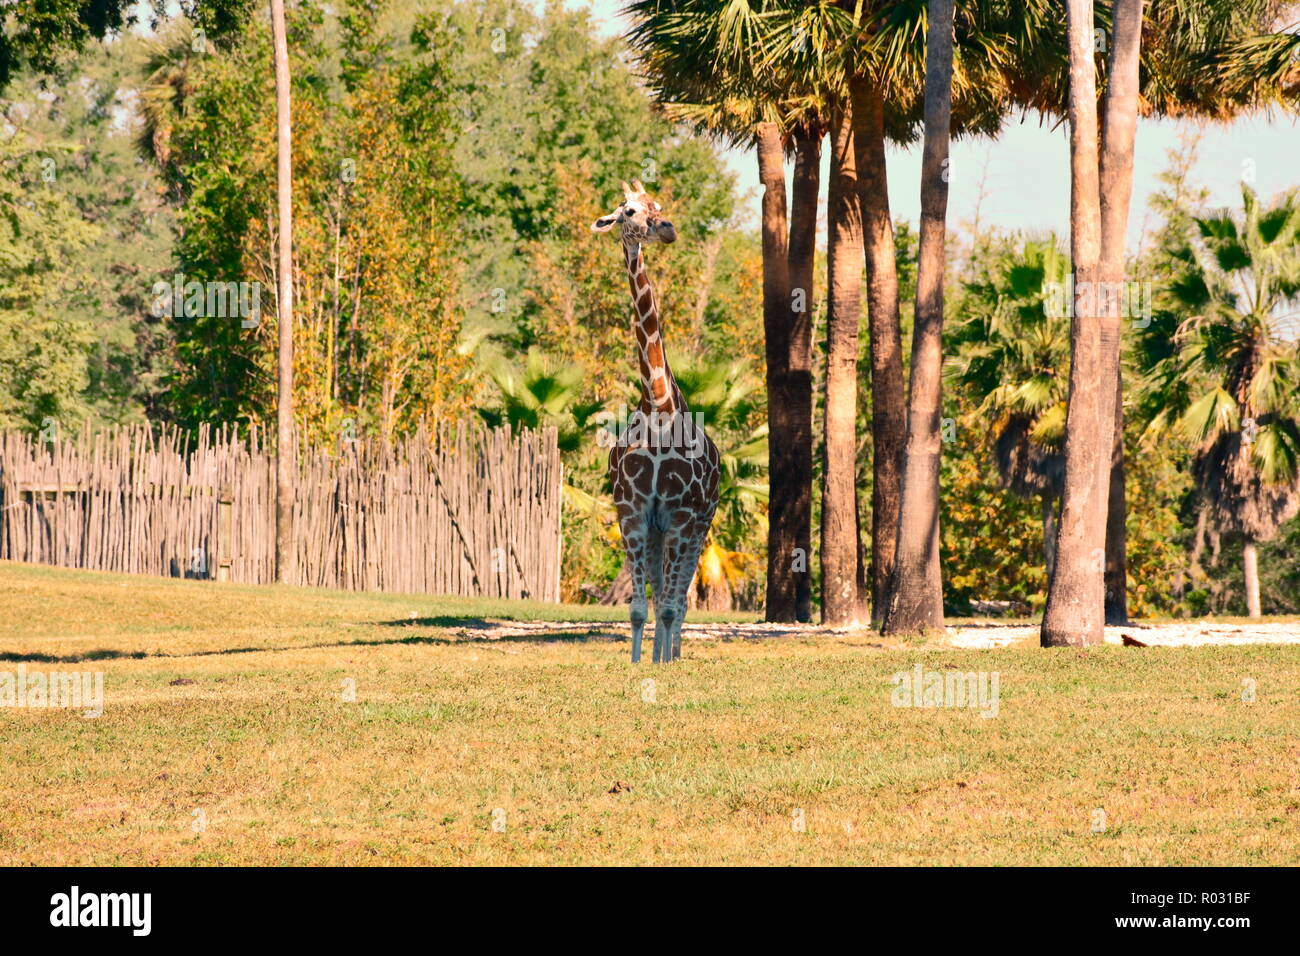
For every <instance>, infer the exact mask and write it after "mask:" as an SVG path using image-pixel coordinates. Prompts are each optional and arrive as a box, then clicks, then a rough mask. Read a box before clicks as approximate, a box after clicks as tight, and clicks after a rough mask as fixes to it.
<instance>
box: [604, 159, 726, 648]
mask: <svg viewBox="0 0 1300 956" xmlns="http://www.w3.org/2000/svg"><path fill="white" fill-rule="evenodd" d="M623 197H624V198H623V202H622V203H620V204H619V206H618V208H617V209H615V210H614V211H613V212H611V213H610V214H609V215H607V216H602V217H601V218H600V219H597V220H596V222H595V224H593V225H592V227H591V228H592V230H593V231H595V232H609V231H610V230H611V229H613V228H614V226H616V225H617V226H619V227H620V229H619V234H620V237H621V238H622V242H623V258H624V264H625V265H626V267H627V276H628V281H629V282H630V283H631V289H632V306H633V319H632V332H633V335H634V337H635V340H636V347H637V355H638V363H639V365H640V372H641V402H640V405H639V406H638V407H637V410H636V411H635V412H634V413H632V415H630V416H629V417H628V422H627V427H626V428H625V429H624V430H623V432H622V434H620V435H619V437H618V440H617V442H616V443H615V445H614V447H613V448H612V449H610V453H609V478H610V483H611V484H612V485H613V488H614V507H615V509H616V510H617V513H618V524H619V530H620V532H621V533H622V536H623V548H624V550H625V552H626V553H627V560H628V566H629V568H630V570H631V573H632V607H631V620H632V661H633V663H636V662H637V661H639V660H640V659H641V633H642V630H643V629H644V627H645V622H646V616H647V611H648V607H647V601H646V585H647V584H649V586H650V588H651V590H652V591H653V593H654V604H655V642H654V661H655V663H666V662H667V661H671V660H674V659H676V658H678V657H680V656H681V642H682V638H681V632H682V621H683V619H684V618H685V617H686V598H687V593H688V591H689V589H690V586H691V581H692V580H693V579H694V577H695V569H696V567H697V566H698V565H699V561H700V551H701V550H702V549H703V547H704V541H705V539H706V538H707V537H708V534H709V527H710V526H711V525H712V523H713V513H714V511H715V510H716V509H717V507H718V449H717V446H715V445H714V444H713V442H712V441H711V440H710V439H709V436H708V435H707V434H705V432H704V424H703V422H701V421H699V420H697V418H696V417H695V416H693V415H692V414H691V413H690V410H689V409H687V407H686V402H685V401H684V400H683V398H682V393H681V389H679V388H678V387H677V382H676V380H674V379H673V373H672V370H671V369H670V368H669V366H668V356H667V353H666V352H665V351H664V339H663V330H662V327H661V326H660V323H659V306H658V303H657V302H656V301H655V294H654V289H653V288H652V287H651V285H650V279H649V277H648V276H647V275H646V271H645V260H644V258H643V257H642V250H643V247H644V246H646V245H648V244H650V243H654V242H662V243H669V242H673V241H675V240H676V239H677V231H676V230H675V229H674V228H673V225H672V223H670V222H668V221H667V220H665V219H664V218H663V217H662V215H661V210H660V207H659V204H658V203H657V202H655V201H654V200H653V199H651V198H650V197H649V196H647V195H646V192H645V189H644V188H642V186H641V184H640V183H639V182H635V181H634V182H633V183H632V185H630V186H629V185H628V184H627V183H624V184H623Z"/></svg>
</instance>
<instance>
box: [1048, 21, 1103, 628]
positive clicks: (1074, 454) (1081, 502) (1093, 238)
mask: <svg viewBox="0 0 1300 956" xmlns="http://www.w3.org/2000/svg"><path fill="white" fill-rule="evenodd" d="M1066 20H1067V32H1068V36H1069V49H1070V97H1069V99H1070V103H1069V117H1070V255H1071V258H1072V260H1073V265H1074V277H1075V290H1076V296H1075V302H1074V308H1073V309H1072V315H1071V319H1070V393H1069V405H1068V408H1067V411H1066V423H1065V428H1066V433H1065V487H1064V491H1063V494H1062V498H1061V520H1060V530H1059V531H1058V532H1057V545H1056V568H1055V570H1054V573H1053V574H1052V578H1051V581H1050V582H1049V583H1048V589H1047V609H1046V610H1045V612H1044V613H1043V623H1042V629H1041V632H1040V635H1039V639H1040V641H1041V643H1042V644H1043V646H1044V647H1049V646H1071V645H1072V646H1083V645H1087V644H1100V643H1101V640H1102V634H1103V626H1104V625H1103V621H1104V617H1103V607H1102V604H1103V581H1102V579H1103V574H1104V571H1105V560H1104V558H1105V543H1106V511H1105V506H1106V495H1107V493H1108V490H1109V488H1108V481H1107V474H1108V466H1109V464H1110V455H1109V451H1110V441H1109V438H1110V428H1111V427H1113V424H1114V420H1113V415H1112V416H1111V419H1110V420H1109V421H1107V420H1105V419H1104V412H1105V410H1107V408H1108V406H1109V401H1110V400H1111V397H1112V396H1113V395H1114V392H1115V389H1114V386H1113V382H1114V378H1113V377H1106V376H1105V375H1104V373H1105V371H1106V368H1105V362H1104V360H1103V345H1102V341H1101V332H1102V329H1101V322H1100V320H1099V319H1098V317H1097V315H1096V309H1095V308H1091V306H1092V305H1094V304H1095V296H1092V295H1087V294H1080V293H1083V292H1086V291H1090V290H1092V289H1094V288H1095V287H1096V283H1097V279H1098V273H1099V269H1098V262H1099V259H1100V256H1101V198H1100V186H1099V173H1100V170H1099V165H1098V148H1097V85H1096V83H1097V81H1096V73H1095V69H1094V64H1093V32H1092V31H1093V10H1092V0H1067V2H1066ZM1103 449H1104V450H1105V453H1103Z"/></svg>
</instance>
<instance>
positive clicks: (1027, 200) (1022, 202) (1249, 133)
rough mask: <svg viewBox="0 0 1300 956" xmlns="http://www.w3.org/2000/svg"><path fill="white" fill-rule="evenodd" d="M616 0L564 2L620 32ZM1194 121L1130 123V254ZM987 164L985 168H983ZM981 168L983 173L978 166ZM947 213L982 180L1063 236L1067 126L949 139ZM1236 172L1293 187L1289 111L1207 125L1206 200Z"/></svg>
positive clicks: (1028, 220) (917, 158) (1229, 193)
mask: <svg viewBox="0 0 1300 956" xmlns="http://www.w3.org/2000/svg"><path fill="white" fill-rule="evenodd" d="M623 2H624V0H568V5H569V6H588V7H590V8H591V9H592V13H593V18H594V19H595V20H596V22H598V23H599V24H600V26H601V28H602V29H603V30H605V31H606V32H608V33H610V34H615V33H621V32H623V30H624V29H625V23H624V21H623V20H622V18H621V16H620V14H619V10H620V9H621V7H622V6H623ZM1192 128H1194V127H1193V126H1192V124H1188V123H1181V122H1179V123H1175V122H1167V121H1155V120H1150V121H1148V120H1143V121H1141V122H1140V123H1139V125H1138V134H1137V154H1136V163H1135V169H1134V184H1133V207H1132V215H1131V216H1130V225H1129V246H1130V251H1136V249H1137V247H1138V243H1139V241H1140V237H1141V236H1142V233H1143V229H1144V226H1146V227H1154V225H1155V223H1154V221H1151V222H1148V221H1147V216H1146V211H1147V205H1146V203H1147V197H1148V195H1150V194H1151V193H1152V192H1154V191H1155V190H1156V189H1157V188H1158V183H1157V182H1156V175H1157V174H1158V173H1159V172H1160V171H1161V170H1162V169H1164V168H1165V166H1166V152H1167V151H1168V150H1169V149H1171V148H1174V147H1176V146H1177V145H1178V141H1179V136H1180V133H1181V132H1182V131H1185V130H1188V129H1192ZM727 162H728V164H729V165H730V166H731V168H732V169H734V170H735V171H736V172H737V173H738V175H739V177H740V183H741V185H742V187H745V188H755V193H754V196H753V197H752V198H751V202H750V206H751V208H752V211H753V221H754V222H755V223H756V222H757V215H758V199H757V191H756V187H757V179H758V174H757V170H756V167H755V163H754V159H753V154H752V152H747V151H741V150H731V151H728V153H727ZM986 163H987V167H986ZM889 164H890V166H889V192H890V203H891V205H892V207H893V211H894V215H895V217H901V218H905V219H909V220H911V221H912V222H913V223H915V221H916V219H917V216H918V213H919V210H920V181H921V180H920V177H921V149H920V146H919V145H917V146H915V147H913V148H912V149H909V150H899V149H891V150H890V152H889ZM986 168H987V176H986V177H985V176H984V171H985V169H986ZM951 170H952V174H951V179H950V187H951V188H950V193H949V206H948V217H949V222H950V223H952V224H953V225H960V224H963V223H965V222H968V221H969V220H971V219H972V218H973V216H974V215H975V209H976V205H977V202H978V197H979V193H980V180H981V178H984V186H985V196H984V200H983V205H982V208H981V209H980V219H981V222H982V223H983V224H987V225H996V226H998V227H1001V228H1004V229H1017V230H1048V229H1052V230H1055V231H1056V232H1057V233H1058V234H1059V235H1061V236H1062V237H1065V236H1066V235H1067V234H1068V227H1069V196H1070V181H1069V148H1068V143H1067V140H1066V130H1065V127H1064V126H1062V127H1060V128H1058V129H1051V128H1049V127H1048V126H1046V125H1043V126H1040V125H1039V122H1038V119H1037V117H1029V118H1027V119H1026V120H1025V121H1024V122H1023V123H1022V122H1020V121H1011V122H1009V123H1008V124H1007V126H1006V127H1005V128H1004V129H1003V132H1002V135H1001V136H999V137H998V138H997V139H996V140H992V139H987V138H979V139H968V140H963V141H961V142H957V143H954V144H953V147H952V160H951ZM1243 174H1247V175H1253V176H1254V182H1253V185H1254V187H1255V189H1256V190H1258V191H1259V193H1260V194H1261V195H1263V196H1265V197H1268V196H1272V195H1273V194H1274V193H1276V192H1278V191H1280V190H1282V189H1286V188H1289V187H1292V186H1295V185H1297V184H1300V125H1297V123H1296V121H1295V119H1294V118H1290V117H1273V118H1272V119H1271V120H1270V119H1268V118H1266V117H1263V116H1257V117H1247V118H1243V119H1241V120H1238V121H1237V122H1235V123H1233V124H1231V125H1228V126H1223V125H1209V126H1206V127H1205V129H1204V133H1203V136H1202V138H1201V140H1200V146H1199V154H1198V162H1197V164H1196V167H1195V171H1194V174H1193V175H1194V178H1195V179H1196V181H1197V183H1198V184H1199V185H1201V186H1204V187H1205V188H1207V189H1209V190H1210V203H1211V204H1212V205H1239V204H1240V202H1241V181H1242V177H1243Z"/></svg>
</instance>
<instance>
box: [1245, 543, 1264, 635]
mask: <svg viewBox="0 0 1300 956" xmlns="http://www.w3.org/2000/svg"><path fill="white" fill-rule="evenodd" d="M1241 564H1242V570H1243V571H1245V573H1246V613H1247V614H1248V615H1249V616H1250V617H1259V615H1260V610H1259V553H1258V550H1257V549H1256V547H1255V542H1254V541H1253V540H1251V539H1250V538H1247V539H1246V543H1245V544H1243V545H1242V546H1241Z"/></svg>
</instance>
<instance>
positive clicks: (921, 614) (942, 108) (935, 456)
mask: <svg viewBox="0 0 1300 956" xmlns="http://www.w3.org/2000/svg"><path fill="white" fill-rule="evenodd" d="M927 16H928V21H929V28H928V29H927V31H926V37H925V147H924V150H923V152H922V157H921V237H920V248H919V253H918V263H917V282H916V322H915V326H914V331H913V335H912V381H911V390H910V394H909V396H908V409H907V445H906V448H905V451H904V459H903V489H902V501H901V504H900V508H899V520H898V536H897V547H896V549H895V552H894V554H895V556H894V574H893V578H892V580H891V581H890V586H889V602H888V606H887V608H886V610H885V619H884V623H883V626H882V630H883V631H884V632H885V633H886V634H908V633H917V632H920V631H925V630H928V629H931V628H942V627H943V579H942V577H941V575H940V571H939V451H940V438H939V416H940V403H941V400H942V383H943V381H942V379H943V273H944V264H945V256H944V238H945V232H946V227H947V216H948V142H949V137H950V123H951V114H952V31H953V0H929V2H928V4H927Z"/></svg>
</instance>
